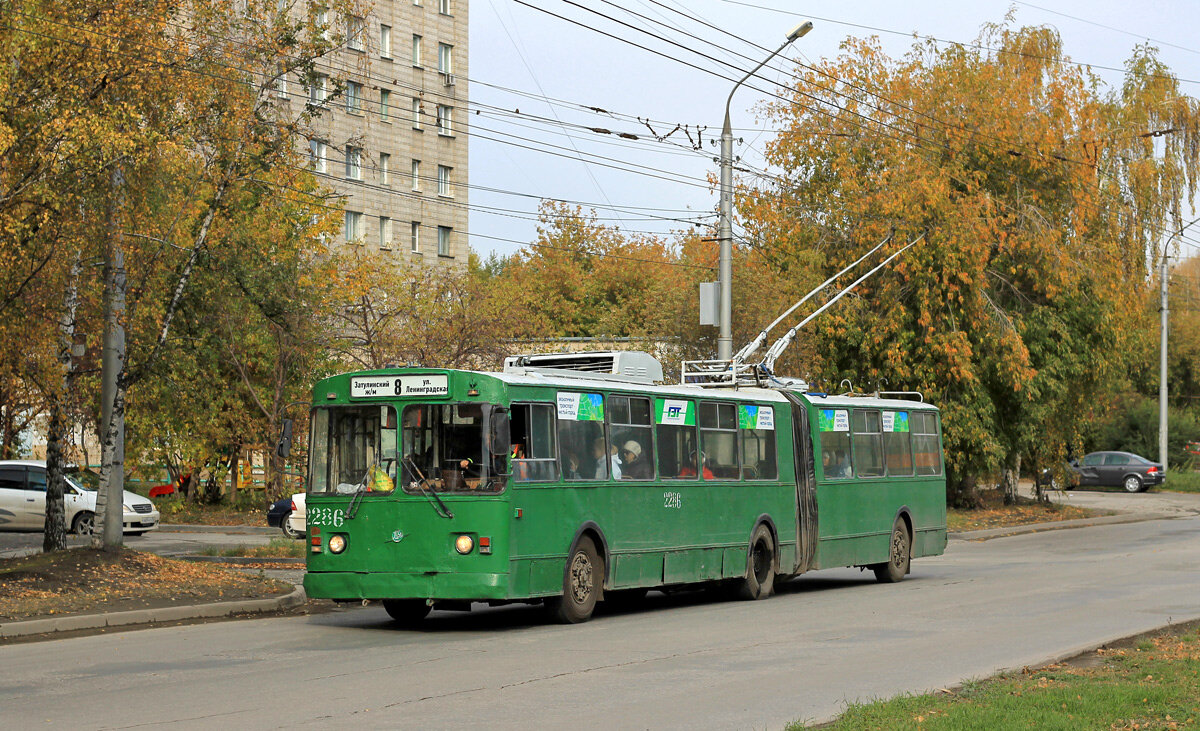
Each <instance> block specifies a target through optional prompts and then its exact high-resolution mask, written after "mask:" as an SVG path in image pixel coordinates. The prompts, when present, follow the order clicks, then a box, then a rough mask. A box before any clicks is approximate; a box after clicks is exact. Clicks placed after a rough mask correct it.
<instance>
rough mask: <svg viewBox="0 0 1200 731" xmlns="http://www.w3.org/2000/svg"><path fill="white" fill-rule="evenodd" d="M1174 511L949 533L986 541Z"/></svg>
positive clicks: (1164, 516)
mask: <svg viewBox="0 0 1200 731" xmlns="http://www.w3.org/2000/svg"><path fill="white" fill-rule="evenodd" d="M1178 517H1180V516H1179V515H1177V514H1175V513H1121V514H1118V515H1099V516H1096V517H1094V518H1077V519H1075V520H1057V521H1052V522H1050V523H1029V524H1027V525H1014V526H1008V527H1005V528H986V529H984V530H969V531H963V532H961V533H951V534H950V535H949V538H950V540H952V541H987V540H990V539H992V538H1007V537H1009V536H1019V535H1025V534H1027V533H1041V532H1044V531H1048V530H1066V529H1068V528H1090V527H1092V526H1094V525H1116V524H1120V523H1141V522H1143V521H1146V520H1165V519H1167V518H1178Z"/></svg>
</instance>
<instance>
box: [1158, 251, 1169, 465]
mask: <svg viewBox="0 0 1200 731" xmlns="http://www.w3.org/2000/svg"><path fill="white" fill-rule="evenodd" d="M1158 289H1159V293H1160V295H1161V296H1162V302H1161V304H1160V305H1159V315H1160V317H1161V319H1162V322H1161V328H1162V330H1161V332H1162V337H1160V338H1159V340H1160V344H1161V347H1160V348H1159V357H1158V461H1159V462H1161V463H1162V466H1163V473H1164V474H1166V471H1167V252H1166V251H1163V255H1162V257H1161V261H1160V262H1159V264H1158Z"/></svg>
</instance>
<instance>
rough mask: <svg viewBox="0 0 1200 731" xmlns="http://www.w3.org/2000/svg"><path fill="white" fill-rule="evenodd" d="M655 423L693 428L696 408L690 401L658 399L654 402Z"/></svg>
mask: <svg viewBox="0 0 1200 731" xmlns="http://www.w3.org/2000/svg"><path fill="white" fill-rule="evenodd" d="M655 406H656V409H655V414H654V416H655V423H656V424H669V425H671V426H695V425H696V408H695V407H694V406H693V405H692V402H691V401H683V400H681V399H662V398H660V399H658V400H656V401H655Z"/></svg>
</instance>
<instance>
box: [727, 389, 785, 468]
mask: <svg viewBox="0 0 1200 731" xmlns="http://www.w3.org/2000/svg"><path fill="white" fill-rule="evenodd" d="M737 408H738V427H739V428H740V430H741V433H742V477H744V478H745V479H747V480H774V479H775V478H776V477H778V476H779V468H778V467H777V466H776V463H775V409H774V408H772V407H770V406H756V405H754V404H738V407H737Z"/></svg>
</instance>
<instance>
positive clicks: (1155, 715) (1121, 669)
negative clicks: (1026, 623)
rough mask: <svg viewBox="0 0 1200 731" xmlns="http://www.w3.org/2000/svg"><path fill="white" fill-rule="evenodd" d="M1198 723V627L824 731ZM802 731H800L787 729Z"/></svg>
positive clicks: (897, 705) (869, 708)
mask: <svg viewBox="0 0 1200 731" xmlns="http://www.w3.org/2000/svg"><path fill="white" fill-rule="evenodd" d="M1198 719H1200V624H1197V623H1194V622H1193V623H1191V624H1190V625H1185V626H1183V627H1179V628H1174V629H1172V630H1168V631H1164V632H1163V633H1160V634H1157V635H1155V636H1151V637H1143V638H1141V639H1138V640H1133V641H1130V642H1128V643H1118V646H1117V647H1114V648H1112V649H1102V650H1098V651H1097V652H1095V653H1091V654H1089V655H1085V656H1084V657H1082V658H1079V659H1078V661H1073V662H1070V663H1066V664H1060V665H1052V666H1050V667H1046V668H1042V669H1039V670H1036V671H1026V672H1023V673H1014V674H1011V675H1001V676H997V677H995V678H991V679H989V680H984V681H982V682H977V683H968V684H966V685H964V686H963V687H962V688H961V689H959V690H957V691H949V690H947V691H940V692H938V693H932V694H928V695H918V696H902V697H900V698H895V699H892V700H887V701H879V702H877V703H869V704H863V705H853V706H851V707H850V708H848V709H847V710H846V712H845V713H844V714H843V715H842V716H841V717H840V718H839V719H838V720H837V721H835V722H833V723H831V724H828V725H824V726H821V727H820V728H826V729H837V730H839V731H840V730H841V729H854V730H855V731H859V730H860V729H888V730H889V731H890V730H891V729H921V730H922V731H925V730H929V731H937V730H940V729H947V730H950V729H953V730H954V731H961V730H963V729H980V730H983V729H989V730H990V729H1026V728H1048V729H1119V730H1121V731H1125V730H1129V731H1132V730H1133V729H1139V730H1140V729H1169V730H1171V731H1181V730H1183V729H1195V728H1197V720H1198ZM801 728H805V727H804V726H800V725H793V726H790V727H789V729H801Z"/></svg>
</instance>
